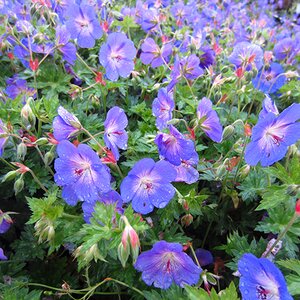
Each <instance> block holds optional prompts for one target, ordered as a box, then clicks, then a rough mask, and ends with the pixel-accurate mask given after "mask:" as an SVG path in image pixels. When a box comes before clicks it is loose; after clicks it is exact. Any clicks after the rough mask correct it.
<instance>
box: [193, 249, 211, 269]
mask: <svg viewBox="0 0 300 300" xmlns="http://www.w3.org/2000/svg"><path fill="white" fill-rule="evenodd" d="M195 254H196V256H197V259H198V262H199V264H200V266H201V267H203V266H207V265H210V264H212V263H213V262H214V257H213V256H212V254H211V252H210V251H208V250H205V249H202V248H198V249H196V250H195Z"/></svg>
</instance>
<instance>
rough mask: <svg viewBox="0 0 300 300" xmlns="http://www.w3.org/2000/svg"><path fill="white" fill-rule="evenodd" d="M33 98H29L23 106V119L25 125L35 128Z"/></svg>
mask: <svg viewBox="0 0 300 300" xmlns="http://www.w3.org/2000/svg"><path fill="white" fill-rule="evenodd" d="M31 99H32V98H29V99H28V100H27V102H26V104H25V105H24V106H23V108H22V110H21V118H22V121H23V123H24V124H25V125H26V126H27V125H31V127H34V126H35V122H36V117H35V115H34V113H33V111H32V109H31V107H30V102H31Z"/></svg>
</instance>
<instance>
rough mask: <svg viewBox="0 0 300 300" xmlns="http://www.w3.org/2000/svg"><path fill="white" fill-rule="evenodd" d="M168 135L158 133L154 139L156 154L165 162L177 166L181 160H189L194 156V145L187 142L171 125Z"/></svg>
mask: <svg viewBox="0 0 300 300" xmlns="http://www.w3.org/2000/svg"><path fill="white" fill-rule="evenodd" d="M169 129H170V134H167V133H159V134H158V135H157V136H156V138H155V144H156V145H157V147H158V152H159V154H160V155H161V156H163V157H164V158H165V159H166V160H167V161H169V162H170V163H171V164H173V165H175V166H179V165H180V164H181V161H182V160H189V159H190V158H192V157H193V155H195V145H194V143H193V141H192V140H188V139H186V138H184V137H183V135H182V134H181V133H180V132H179V131H178V130H177V129H176V128H175V127H174V126H172V125H170V126H169Z"/></svg>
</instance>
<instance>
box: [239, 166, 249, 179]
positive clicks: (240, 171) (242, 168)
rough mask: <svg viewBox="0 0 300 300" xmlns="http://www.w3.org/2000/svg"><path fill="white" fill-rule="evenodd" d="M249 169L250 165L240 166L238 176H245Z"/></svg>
mask: <svg viewBox="0 0 300 300" xmlns="http://www.w3.org/2000/svg"><path fill="white" fill-rule="evenodd" d="M250 169H251V167H250V165H244V166H242V167H241V168H240V170H239V176H240V177H241V178H246V177H247V176H248V174H249V172H250Z"/></svg>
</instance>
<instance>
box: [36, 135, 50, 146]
mask: <svg viewBox="0 0 300 300" xmlns="http://www.w3.org/2000/svg"><path fill="white" fill-rule="evenodd" d="M35 144H36V145H38V146H42V145H46V144H48V139H47V138H45V137H42V138H39V139H38V140H36V141H35Z"/></svg>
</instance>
